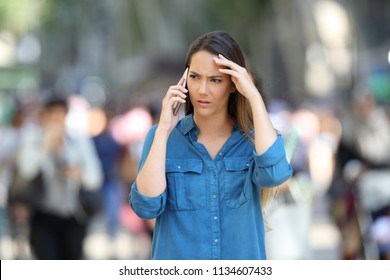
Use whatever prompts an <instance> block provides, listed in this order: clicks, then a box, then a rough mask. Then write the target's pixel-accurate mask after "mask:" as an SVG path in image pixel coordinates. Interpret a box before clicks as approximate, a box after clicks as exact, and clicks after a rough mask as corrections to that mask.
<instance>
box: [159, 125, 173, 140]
mask: <svg viewBox="0 0 390 280" xmlns="http://www.w3.org/2000/svg"><path fill="white" fill-rule="evenodd" d="M171 131H172V129H171V128H170V127H167V126H164V125H160V124H159V125H158V126H157V129H156V133H155V135H156V136H157V137H159V138H163V139H168V137H169V135H170V134H171Z"/></svg>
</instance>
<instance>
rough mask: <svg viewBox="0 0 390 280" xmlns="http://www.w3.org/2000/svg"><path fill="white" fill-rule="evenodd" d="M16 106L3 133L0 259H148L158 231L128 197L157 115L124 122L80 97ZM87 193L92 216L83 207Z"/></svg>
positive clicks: (126, 117) (133, 114) (144, 111)
mask: <svg viewBox="0 0 390 280" xmlns="http://www.w3.org/2000/svg"><path fill="white" fill-rule="evenodd" d="M9 105H10V108H11V109H10V110H9V114H8V120H4V121H3V122H2V124H1V127H0V230H1V232H0V258H1V259H96V258H98V259H118V258H124V259H137V258H141V259H145V258H148V254H149V247H150V242H151V240H150V238H151V229H152V226H153V224H152V223H151V222H146V221H143V220H141V219H139V218H138V217H137V216H136V215H135V214H133V212H132V211H131V209H130V207H129V205H128V200H127V197H128V194H129V188H130V185H131V183H132V181H133V180H134V176H135V174H136V172H137V168H138V160H139V157H140V152H141V151H140V150H141V148H142V140H143V138H144V137H145V135H146V133H147V131H148V130H149V128H150V127H151V125H152V123H153V115H152V112H151V111H150V110H149V109H148V108H147V107H138V108H130V109H129V110H128V111H127V112H124V113H121V114H119V113H115V112H113V109H112V108H109V107H108V106H107V107H106V108H100V107H93V106H91V105H90V104H89V103H88V102H87V101H86V100H85V99H83V98H82V97H80V96H79V95H77V94H75V95H68V96H66V97H64V96H55V95H53V96H52V95H47V96H44V95H42V97H41V98H38V99H36V100H32V101H29V102H26V101H25V100H18V99H16V98H12V101H11V102H10V103H9ZM84 188H85V189H86V190H87V191H88V192H89V193H90V195H88V197H87V200H89V201H88V203H89V204H90V206H93V207H94V209H92V210H93V212H91V213H89V212H88V211H85V209H84V208H83V209H81V206H80V205H81V204H80V191H81V190H82V189H84ZM80 209H81V210H80ZM83 210H84V211H83Z"/></svg>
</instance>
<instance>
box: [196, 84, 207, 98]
mask: <svg viewBox="0 0 390 280" xmlns="http://www.w3.org/2000/svg"><path fill="white" fill-rule="evenodd" d="M198 94H199V95H206V94H207V82H206V81H202V82H201V84H200V85H199V88H198Z"/></svg>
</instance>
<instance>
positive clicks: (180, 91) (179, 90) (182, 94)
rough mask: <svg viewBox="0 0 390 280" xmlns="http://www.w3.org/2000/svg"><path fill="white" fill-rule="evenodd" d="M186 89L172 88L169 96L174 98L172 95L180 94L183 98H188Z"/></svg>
mask: <svg viewBox="0 0 390 280" xmlns="http://www.w3.org/2000/svg"><path fill="white" fill-rule="evenodd" d="M183 91H184V89H182V88H181V89H178V90H172V91H170V94H169V98H172V97H176V96H179V97H181V98H186V97H187V95H186V94H185V92H186V91H184V92H183Z"/></svg>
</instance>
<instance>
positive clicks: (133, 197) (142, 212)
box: [129, 182, 167, 219]
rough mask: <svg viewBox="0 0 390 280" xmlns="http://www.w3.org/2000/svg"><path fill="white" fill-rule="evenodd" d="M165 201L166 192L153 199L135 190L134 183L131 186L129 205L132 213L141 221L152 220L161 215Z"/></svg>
mask: <svg viewBox="0 0 390 280" xmlns="http://www.w3.org/2000/svg"><path fill="white" fill-rule="evenodd" d="M166 201H167V193H166V190H165V191H164V192H163V193H162V194H160V195H158V196H154V197H148V196H145V195H143V194H141V193H140V192H139V191H138V190H137V185H136V183H135V182H134V183H133V185H132V186H131V191H130V195H129V203H130V206H131V208H132V209H133V211H134V212H135V213H136V214H137V215H138V216H139V217H140V218H142V219H153V218H156V217H158V216H160V215H161V213H162V212H163V211H164V209H165V204H166Z"/></svg>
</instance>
